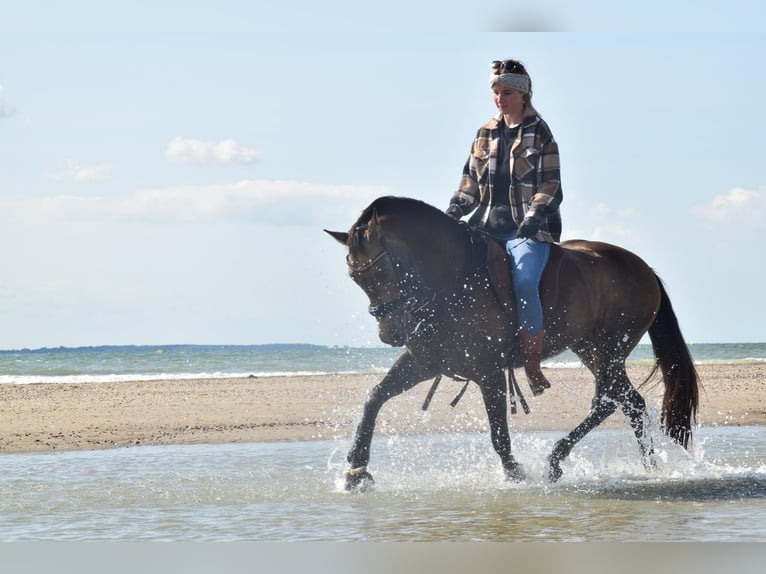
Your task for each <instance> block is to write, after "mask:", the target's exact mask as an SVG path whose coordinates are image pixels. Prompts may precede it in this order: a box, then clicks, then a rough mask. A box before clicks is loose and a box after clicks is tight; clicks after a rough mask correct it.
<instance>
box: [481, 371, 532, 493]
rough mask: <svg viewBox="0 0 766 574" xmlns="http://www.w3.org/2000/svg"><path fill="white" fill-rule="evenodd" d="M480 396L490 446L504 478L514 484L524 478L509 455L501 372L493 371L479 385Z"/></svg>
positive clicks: (509, 437)
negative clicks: (484, 409) (487, 422)
mask: <svg viewBox="0 0 766 574" xmlns="http://www.w3.org/2000/svg"><path fill="white" fill-rule="evenodd" d="M479 387H480V388H481V396H482V398H483V399H484V407H485V408H486V409H487V418H488V419H489V431H490V434H491V436H492V446H493V447H494V448H495V452H497V454H498V455H500V460H501V462H502V463H503V470H505V477H506V479H508V480H513V481H516V482H519V481H522V480H524V479H525V478H526V475H525V473H524V469H523V468H522V467H521V465H520V464H519V463H518V462H516V459H515V458H513V455H512V454H511V434H510V433H509V432H508V406H507V404H506V399H507V393H506V380H505V374H504V373H503V371H500V370H498V371H495V372H494V373H493V374H491V375H489V376H488V377H486V378H484V379H483V380H482V381H481V382H480V383H479Z"/></svg>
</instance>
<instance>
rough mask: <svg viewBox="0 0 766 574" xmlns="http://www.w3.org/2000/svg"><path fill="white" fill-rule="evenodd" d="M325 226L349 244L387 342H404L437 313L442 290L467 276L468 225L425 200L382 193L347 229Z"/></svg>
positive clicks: (350, 259) (350, 260) (351, 265)
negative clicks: (464, 226) (433, 305)
mask: <svg viewBox="0 0 766 574" xmlns="http://www.w3.org/2000/svg"><path fill="white" fill-rule="evenodd" d="M325 231H326V232H327V233H328V234H329V235H330V236H332V237H333V238H334V239H336V240H337V241H338V242H339V243H341V244H343V245H344V246H346V247H347V248H348V254H347V256H346V263H347V265H348V272H349V275H350V276H351V278H352V279H353V280H354V282H355V283H356V284H357V285H359V287H361V289H362V290H363V291H364V292H365V293H366V294H367V297H368V298H369V300H370V307H369V311H370V313H371V314H372V315H373V317H375V319H376V320H377V321H378V336H379V337H380V340H381V341H382V342H383V343H386V344H387V345H392V346H401V345H403V344H404V343H405V342H406V341H407V339H408V337H409V336H410V335H411V334H412V333H413V332H414V331H415V330H417V329H418V327H419V326H420V325H422V323H423V322H424V321H426V320H428V318H429V316H430V314H432V313H433V310H432V309H431V308H430V304H431V303H432V302H433V301H434V299H435V298H436V296H437V293H438V292H440V291H442V290H452V289H454V288H455V286H456V285H458V284H460V283H461V281H462V277H463V275H464V269H465V266H464V261H465V259H466V249H467V247H466V240H465V239H466V232H465V230H464V229H462V226H460V225H458V224H457V223H456V222H455V221H453V220H452V219H451V218H449V217H448V216H446V215H445V214H443V213H442V212H441V211H439V210H438V209H436V208H435V207H432V206H430V205H428V204H426V203H423V202H421V201H417V200H414V199H409V198H403V197H390V196H387V197H381V198H378V199H377V200H375V201H374V202H372V203H371V204H370V205H369V206H368V207H367V208H366V209H365V210H364V211H363V212H362V214H361V216H360V217H359V219H357V221H356V222H355V223H354V225H352V227H351V229H350V230H349V231H348V232H345V233H343V232H337V231H327V230H325Z"/></svg>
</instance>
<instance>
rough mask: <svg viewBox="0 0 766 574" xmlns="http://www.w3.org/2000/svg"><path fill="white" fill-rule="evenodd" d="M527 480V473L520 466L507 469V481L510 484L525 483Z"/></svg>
mask: <svg viewBox="0 0 766 574" xmlns="http://www.w3.org/2000/svg"><path fill="white" fill-rule="evenodd" d="M526 479H527V473H526V472H524V468H523V467H522V466H521V465H520V464H516V465H513V466H511V467H510V468H506V469H505V480H507V481H509V482H523V481H525V480H526Z"/></svg>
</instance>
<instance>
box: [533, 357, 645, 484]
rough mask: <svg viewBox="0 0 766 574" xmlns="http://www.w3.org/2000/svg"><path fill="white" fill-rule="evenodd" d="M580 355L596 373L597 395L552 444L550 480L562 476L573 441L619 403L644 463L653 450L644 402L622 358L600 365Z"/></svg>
mask: <svg viewBox="0 0 766 574" xmlns="http://www.w3.org/2000/svg"><path fill="white" fill-rule="evenodd" d="M581 358H582V359H583V362H584V363H585V364H586V365H587V366H588V367H589V368H590V369H591V371H593V372H595V375H596V394H595V396H594V397H593V401H592V403H591V409H590V412H589V413H588V416H587V417H586V418H585V420H584V421H583V422H582V423H580V424H579V425H578V426H577V427H576V428H575V429H574V430H573V431H572V432H571V433H569V434H568V435H567V436H566V437H564V438H563V439H561V440H559V441H558V442H557V443H556V444H555V445H554V447H553V451H552V452H551V455H550V457H549V459H548V461H549V468H548V478H549V479H550V480H551V481H553V482H555V481H556V480H558V479H559V478H561V475H562V470H561V464H560V463H561V461H562V460H564V459H565V458H566V457H567V456H569V453H570V452H571V451H572V448H574V446H575V444H577V443H578V442H579V441H580V440H582V438H583V437H584V436H585V435H586V434H588V433H589V432H590V431H592V430H593V429H594V428H596V427H597V426H598V425H600V424H601V423H602V422H604V421H605V420H606V419H607V418H608V417H609V416H610V415H611V414H612V413H614V412H615V411H616V410H617V407H618V406H619V407H620V408H621V410H622V412H623V413H624V414H625V415H626V416H627V417H628V419H629V421H630V426H631V428H632V429H633V433H634V434H635V436H636V440H637V441H638V445H639V448H640V449H641V454H642V457H643V459H644V464H647V461H648V460H649V459H648V456H649V455H650V454H651V452H652V447H651V444H649V445H647V443H646V441H645V435H644V423H645V420H646V402H645V401H644V398H643V397H642V396H641V395H640V394H639V393H638V391H637V390H636V389H635V387H633V385H632V383H631V382H630V379H628V374H627V373H626V372H625V359H624V357H619V358H612V359H611V360H609V359H608V360H606V361H602V362H600V365H599V366H595V365H594V363H593V362H592V361H591V360H590V358H589V357H582V356H581Z"/></svg>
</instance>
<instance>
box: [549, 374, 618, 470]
mask: <svg viewBox="0 0 766 574" xmlns="http://www.w3.org/2000/svg"><path fill="white" fill-rule="evenodd" d="M600 386H601V385H600V384H599V381H596V395H595V396H594V397H593V401H591V407H590V411H589V412H588V416H587V417H585V420H583V422H581V423H580V424H579V425H577V426H576V427H575V429H574V430H573V431H572V432H570V433H569V434H568V435H567V436H565V437H564V438H562V439H561V440H559V441H558V442H557V443H556V444H555V445H554V446H553V451H551V454H550V456H549V457H548V479H549V480H550V481H551V482H556V481H557V480H558V479H559V478H561V475H562V474H563V471H562V470H561V461H562V460H564V459H565V458H566V457H568V456H569V453H570V452H572V449H573V448H574V446H575V445H576V444H577V443H578V442H580V440H582V438H583V437H584V436H585V435H586V434H588V433H589V432H590V431H592V430H593V429H594V428H596V427H597V426H598V425H600V424H601V423H602V422H604V421H605V420H606V419H607V417H609V415H611V414H612V413H613V412H614V411H615V410H617V401H616V400H615V399H614V398H613V397H610V396H609V395H608V394H607V393H606V392H600V388H599V387H600Z"/></svg>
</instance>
